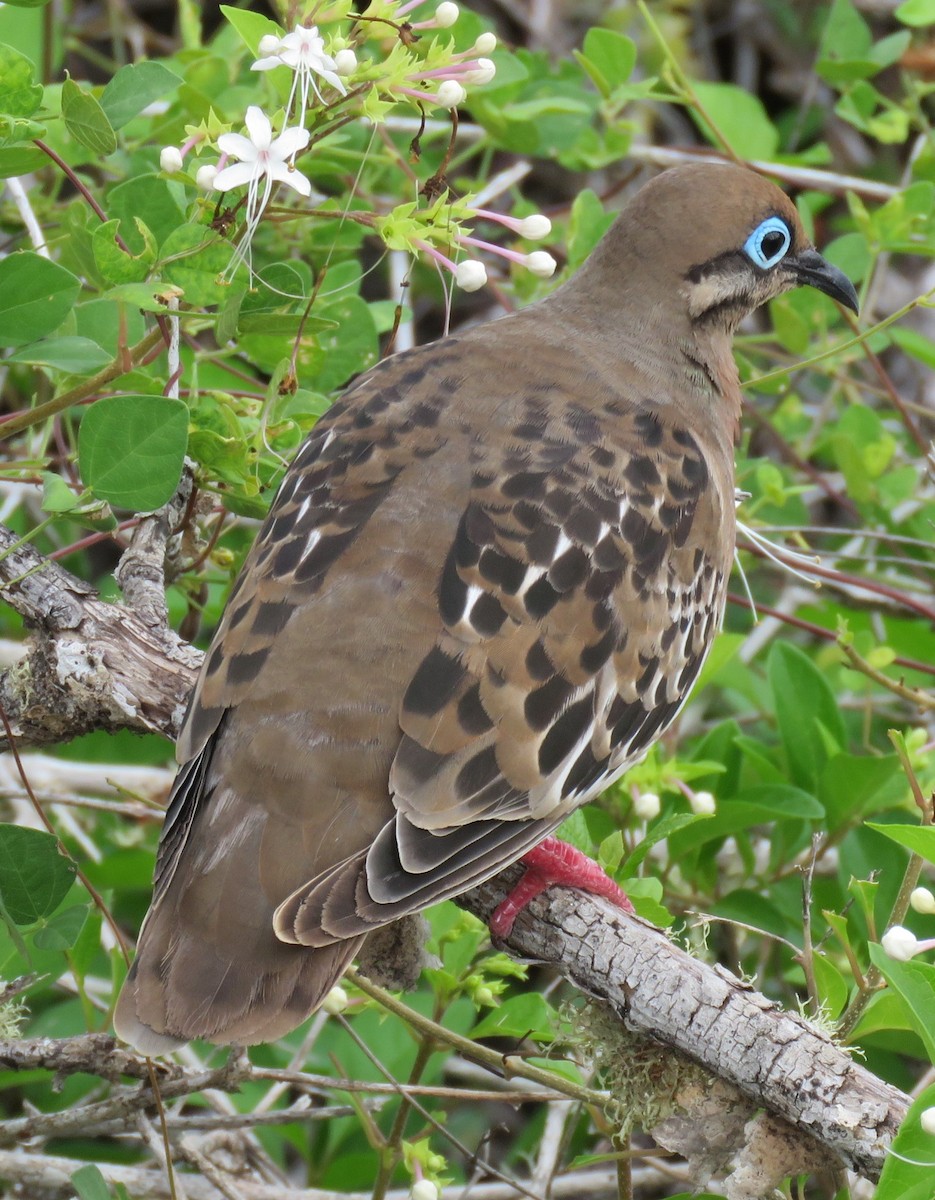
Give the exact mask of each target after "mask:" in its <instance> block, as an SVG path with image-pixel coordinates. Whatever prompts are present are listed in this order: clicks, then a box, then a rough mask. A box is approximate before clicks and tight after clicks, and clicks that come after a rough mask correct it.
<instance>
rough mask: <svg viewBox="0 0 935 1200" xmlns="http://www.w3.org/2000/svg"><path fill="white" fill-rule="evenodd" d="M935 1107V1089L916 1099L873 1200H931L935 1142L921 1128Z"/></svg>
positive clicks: (892, 1149)
mask: <svg viewBox="0 0 935 1200" xmlns="http://www.w3.org/2000/svg"><path fill="white" fill-rule="evenodd" d="M933 1105H935V1087H929V1088H926V1089H925V1091H924V1092H923V1093H922V1095H921V1096H918V1097H916V1099H915V1100H914V1101H913V1104H912V1107H911V1108H910V1109H909V1112H908V1113H907V1114H906V1116H905V1119H904V1120H903V1123H902V1124H901V1125H900V1127H899V1133H898V1134H897V1135H896V1137H895V1138H894V1140H893V1145H892V1146H891V1148H890V1153H888V1154H887V1155H886V1158H885V1160H884V1163H883V1172H882V1174H881V1175H880V1182H879V1183H878V1184H877V1186H876V1190H875V1191H874V1193H873V1200H932V1193H933V1185H932V1172H933V1171H935V1149H933V1146H935V1141H933V1138H932V1135H931V1134H930V1133H926V1131H925V1130H924V1129H923V1128H922V1124H921V1120H920V1118H921V1116H922V1114H923V1113H924V1112H925V1110H926V1109H927V1108H931V1107H932V1106H933Z"/></svg>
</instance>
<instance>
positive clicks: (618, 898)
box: [490, 837, 633, 938]
mask: <svg viewBox="0 0 935 1200" xmlns="http://www.w3.org/2000/svg"><path fill="white" fill-rule="evenodd" d="M520 862H521V863H522V864H523V866H524V867H525V868H526V870H525V873H524V874H523V876H522V878H521V879H520V881H519V883H518V884H517V885H516V887H515V888H514V889H513V890H512V892H510V894H509V895H508V896H507V898H506V899H505V900H504V901H503V903H502V904H498V905H497V908H496V909H495V911H494V914H493V916H492V917H491V918H490V932H491V933H492V934H493V935H494V937H497V938H505V937H508V936H509V934H510V932H511V930H512V929H513V922H514V921H515V920H516V918H517V917H518V916H519V914H520V913H521V912H522V910H523V909H524V908H525V907H526V905H527V904H528V903H529V901H530V900H534V899H535V898H536V896H538V895H540V894H541V893H542V892H544V891H545V890H546V888H550V887H552V886H553V885H556V886H560V887H570V888H578V890H579V891H582V892H590V893H591V895H592V896H603V897H605V899H607V900H610V901H611V902H612V903H614V904H616V905H617V906H618V908H622V909H623V911H624V912H628V913H631V912H633V905H632V904H631V903H630V901H629V900H628V899H627V896H626V893H625V892H624V891H623V890H622V888H619V887H618V886H617V884H615V883H614V881H613V880H612V879H611V878H610V877H609V876H608V875H606V874H605V872H604V871H603V870H602V868H601V867H599V866H598V865H597V863H596V862H595V861H594V859H593V858H588V856H587V855H586V854H582V853H581V851H580V850H576V849H575V848H574V846H569V844H568V843H567V842H560V841H559V840H558V838H557V837H547V838H546V839H545V841H542V842H540V843H539V845H538V846H536V847H535V848H534V849H533V850H530V851H529V853H528V854H524V855H523V857H522V858H521V859H520Z"/></svg>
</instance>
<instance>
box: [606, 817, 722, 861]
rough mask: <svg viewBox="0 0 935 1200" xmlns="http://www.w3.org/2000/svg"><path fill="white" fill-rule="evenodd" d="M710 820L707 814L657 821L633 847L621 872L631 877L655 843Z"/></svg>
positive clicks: (666, 818)
mask: <svg viewBox="0 0 935 1200" xmlns="http://www.w3.org/2000/svg"><path fill="white" fill-rule="evenodd" d="M710 820H711V817H710V816H709V815H708V814H707V813H672V814H671V816H668V817H663V818H662V820H661V821H657V822H656V823H655V825H652V826H651V827H650V828H649V829H648V830H647V833H646V836H645V837H644V838H641V839H640V842H639V845H637V846H635V847H634V849H633V853H632V854H631V855H630V856H629V857H628V858H627V859H626V860H625V862H624V863H623V870H624V871H625V872H626V873H627V874H628V875H632V874H633V872H634V871H635V870H636V868H637V867H638V866H639V865H640V863H641V862H642V861H643V859H644V858H645V857H646V855H647V854H648V853H649V852H650V850H652V848H653V846H655V845H656V843H657V842H663V841H665V839H666V838H669V837H672V836H673V835H674V834H677V833H679V832H680V831H681V830H683V829H687V828H688V827H689V826H690V825H697V824H698V822H699V821H710Z"/></svg>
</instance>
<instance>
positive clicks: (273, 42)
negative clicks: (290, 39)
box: [257, 33, 282, 57]
mask: <svg viewBox="0 0 935 1200" xmlns="http://www.w3.org/2000/svg"><path fill="white" fill-rule="evenodd" d="M281 40H282V39H281V38H278V37H277V36H276V34H275V33H264V34H263V36H262V37H261V38H260V44H259V46H258V47H257V49H258V50H259V52H260V53H261V54H262V55H263V56H264V57H265V56H266V55H269V54H278V53H279V43H280V41H281Z"/></svg>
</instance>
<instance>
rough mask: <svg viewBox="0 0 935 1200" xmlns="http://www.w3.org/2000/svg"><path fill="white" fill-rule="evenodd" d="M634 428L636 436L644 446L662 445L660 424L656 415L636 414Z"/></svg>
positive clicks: (648, 413) (652, 413)
mask: <svg viewBox="0 0 935 1200" xmlns="http://www.w3.org/2000/svg"><path fill="white" fill-rule="evenodd" d="M634 426H635V428H636V435H637V437H638V438H639V439H640V440H641V441H642V443H643V445H644V446H649V447H655V446H658V445H660V444H661V443H662V434H663V429H662V422H661V421H660V420H659V416H658V414H657V413H654V412H641V413H637V414H636V420H635V421H634Z"/></svg>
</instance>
